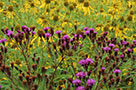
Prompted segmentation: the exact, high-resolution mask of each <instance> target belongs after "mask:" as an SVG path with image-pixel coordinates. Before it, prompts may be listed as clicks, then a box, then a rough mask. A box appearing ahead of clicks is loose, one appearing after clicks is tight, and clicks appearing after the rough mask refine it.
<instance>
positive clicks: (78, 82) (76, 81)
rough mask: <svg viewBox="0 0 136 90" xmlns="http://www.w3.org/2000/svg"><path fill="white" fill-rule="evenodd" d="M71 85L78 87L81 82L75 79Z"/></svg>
mask: <svg viewBox="0 0 136 90" xmlns="http://www.w3.org/2000/svg"><path fill="white" fill-rule="evenodd" d="M72 83H73V84H75V85H79V84H80V83H81V81H80V80H79V79H75V80H73V81H72Z"/></svg>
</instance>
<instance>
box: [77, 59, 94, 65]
mask: <svg viewBox="0 0 136 90" xmlns="http://www.w3.org/2000/svg"><path fill="white" fill-rule="evenodd" d="M91 63H93V60H92V59H90V58H86V59H85V60H80V61H79V63H78V64H80V65H82V66H85V65H89V64H91Z"/></svg>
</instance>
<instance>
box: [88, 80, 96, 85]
mask: <svg viewBox="0 0 136 90" xmlns="http://www.w3.org/2000/svg"><path fill="white" fill-rule="evenodd" d="M95 83H96V81H95V80H93V79H88V80H87V85H88V86H93V85H94V84H95Z"/></svg>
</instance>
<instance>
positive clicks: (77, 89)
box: [76, 86, 85, 90]
mask: <svg viewBox="0 0 136 90" xmlns="http://www.w3.org/2000/svg"><path fill="white" fill-rule="evenodd" d="M76 90H85V88H84V87H83V86H79V87H77V88H76Z"/></svg>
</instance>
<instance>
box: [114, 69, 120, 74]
mask: <svg viewBox="0 0 136 90" xmlns="http://www.w3.org/2000/svg"><path fill="white" fill-rule="evenodd" d="M113 73H121V71H120V70H119V69H115V70H114V71H113Z"/></svg>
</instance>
